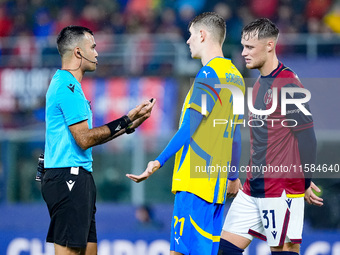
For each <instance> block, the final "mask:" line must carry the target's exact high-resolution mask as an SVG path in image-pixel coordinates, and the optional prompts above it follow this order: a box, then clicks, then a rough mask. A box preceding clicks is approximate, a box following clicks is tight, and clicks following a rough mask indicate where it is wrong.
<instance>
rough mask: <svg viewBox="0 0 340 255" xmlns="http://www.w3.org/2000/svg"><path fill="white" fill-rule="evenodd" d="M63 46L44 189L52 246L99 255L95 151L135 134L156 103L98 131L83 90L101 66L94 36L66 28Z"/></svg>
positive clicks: (50, 98)
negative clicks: (85, 80) (83, 83)
mask: <svg viewBox="0 0 340 255" xmlns="http://www.w3.org/2000/svg"><path fill="white" fill-rule="evenodd" d="M57 46H58V51H59V54H60V56H61V61H62V68H61V69H60V70H57V72H56V73H55V75H54V76H53V78H52V80H51V83H50V86H49V88H48V91H47V94H46V143H45V169H46V172H45V174H44V177H43V179H42V187H41V191H42V195H43V198H44V200H45V202H46V204H47V207H48V210H49V214H50V217H51V222H50V226H49V230H48V234H47V238H46V241H47V242H51V243H54V247H55V254H56V255H58V254H85V253H86V254H88V255H92V254H97V233H96V224H95V212H96V206H95V202H96V187H95V184H94V181H93V177H92V161H93V160H92V147H93V146H95V145H98V144H102V143H105V142H108V141H110V140H112V139H114V138H116V137H118V136H119V135H122V134H124V133H127V134H130V133H132V132H133V131H134V129H135V128H137V127H138V126H139V125H140V124H142V123H143V122H144V121H145V120H146V119H147V118H148V117H150V115H151V110H152V108H153V106H154V104H155V100H151V101H152V102H149V101H145V102H143V103H141V104H140V105H138V106H137V107H136V108H134V109H132V110H131V111H130V112H129V113H128V114H127V115H125V116H122V117H121V118H119V119H117V120H114V121H112V122H109V123H107V124H106V125H103V126H101V127H96V128H93V127H92V112H91V106H90V102H89V101H87V100H86V97H85V95H84V93H83V90H82V87H81V81H82V78H83V76H84V73H85V72H86V71H94V70H96V67H97V64H98V62H97V57H98V53H97V51H96V49H95V47H96V43H95V40H94V36H93V32H92V31H91V30H89V29H88V28H85V27H80V26H68V27H65V28H64V29H63V30H62V31H61V32H60V34H59V35H58V37H57Z"/></svg>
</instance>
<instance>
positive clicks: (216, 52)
mask: <svg viewBox="0 0 340 255" xmlns="http://www.w3.org/2000/svg"><path fill="white" fill-rule="evenodd" d="M216 57H221V58H224V56H223V52H222V49H221V48H212V49H208V50H207V51H206V52H204V54H202V58H201V62H202V65H203V66H205V65H206V64H207V63H208V62H209V61H210V60H212V59H213V58H216Z"/></svg>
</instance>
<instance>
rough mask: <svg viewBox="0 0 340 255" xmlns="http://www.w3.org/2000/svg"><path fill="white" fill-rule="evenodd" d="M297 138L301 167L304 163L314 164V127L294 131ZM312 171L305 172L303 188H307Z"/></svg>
mask: <svg viewBox="0 0 340 255" xmlns="http://www.w3.org/2000/svg"><path fill="white" fill-rule="evenodd" d="M295 135H296V137H297V139H298V146H299V153H300V161H301V165H302V167H304V165H305V164H315V162H316V138H315V133H314V128H313V127H312V128H308V129H304V130H302V131H299V132H295ZM311 179H312V173H311V172H309V171H308V172H305V189H308V188H309V186H310V183H311Z"/></svg>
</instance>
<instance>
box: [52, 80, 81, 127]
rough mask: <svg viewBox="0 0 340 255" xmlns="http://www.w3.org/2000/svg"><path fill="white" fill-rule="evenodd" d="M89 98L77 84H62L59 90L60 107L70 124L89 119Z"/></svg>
mask: <svg viewBox="0 0 340 255" xmlns="http://www.w3.org/2000/svg"><path fill="white" fill-rule="evenodd" d="M86 104H87V100H86V98H85V97H84V95H83V94H82V93H81V90H80V89H77V88H76V85H72V84H69V85H64V84H63V85H62V86H60V89H59V91H58V107H59V108H60V110H61V111H62V113H63V116H64V119H65V122H66V124H67V125H68V126H70V125H73V124H75V123H78V122H81V121H84V120H87V119H88V115H87V105H86Z"/></svg>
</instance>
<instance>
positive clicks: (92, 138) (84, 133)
mask: <svg viewBox="0 0 340 255" xmlns="http://www.w3.org/2000/svg"><path fill="white" fill-rule="evenodd" d="M155 102H156V101H154V102H153V103H150V102H149V101H145V102H143V103H141V104H140V105H138V106H136V108H134V109H132V110H131V111H130V112H129V113H128V114H127V115H126V116H123V117H121V118H119V119H116V120H114V121H111V122H109V123H107V124H105V125H103V126H100V127H96V128H92V129H90V128H89V126H88V123H87V120H83V121H80V122H78V123H75V124H73V125H70V126H69V129H70V131H71V133H72V135H73V137H74V139H75V141H76V142H77V144H78V145H79V147H80V148H82V149H83V150H86V149H88V148H90V147H93V146H95V145H98V144H102V143H104V142H107V141H110V140H112V139H114V138H116V137H118V136H119V135H122V134H123V133H125V131H126V130H125V128H126V127H128V126H129V125H130V124H132V125H133V121H136V120H138V119H140V118H145V119H146V118H148V117H149V116H150V114H151V110H152V108H153V106H154V104H155Z"/></svg>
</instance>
